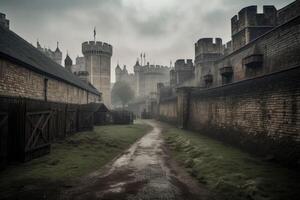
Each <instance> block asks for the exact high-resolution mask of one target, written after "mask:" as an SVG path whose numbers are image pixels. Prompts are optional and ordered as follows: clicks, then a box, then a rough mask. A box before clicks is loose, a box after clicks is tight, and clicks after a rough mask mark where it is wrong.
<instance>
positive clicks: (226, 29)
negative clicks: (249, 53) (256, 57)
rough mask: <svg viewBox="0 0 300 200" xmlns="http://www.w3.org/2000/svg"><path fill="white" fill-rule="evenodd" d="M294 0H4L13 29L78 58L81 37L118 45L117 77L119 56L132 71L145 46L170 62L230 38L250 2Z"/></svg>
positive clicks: (152, 57)
mask: <svg viewBox="0 0 300 200" xmlns="http://www.w3.org/2000/svg"><path fill="white" fill-rule="evenodd" d="M293 1H294V0H51V1H50V0H0V12H3V13H5V14H6V15H7V18H8V19H9V20H10V27H11V29H12V30H13V31H14V32H16V33H17V34H19V35H20V36H22V37H23V38H24V39H26V40H27V41H29V42H30V43H32V44H34V45H36V41H37V39H39V41H40V43H41V44H42V46H46V47H50V48H51V49H55V47H56V41H59V44H60V45H59V47H60V49H61V50H62V51H63V59H64V58H65V55H66V51H67V50H68V52H69V55H70V56H71V58H72V59H74V58H75V57H76V56H77V55H79V56H80V55H81V43H82V42H84V41H87V40H93V29H94V26H96V30H97V40H100V41H104V42H107V43H110V44H112V45H113V51H114V52H113V57H112V76H113V77H112V81H114V68H115V66H116V64H117V62H118V61H119V63H120V64H121V65H123V64H126V65H127V68H128V69H129V71H132V66H133V65H134V64H135V62H136V59H137V57H138V56H139V54H140V52H145V53H146V59H147V60H148V61H150V63H154V64H162V65H169V63H170V60H172V61H173V62H174V61H175V60H176V59H179V58H193V57H194V43H195V42H196V41H197V40H198V39H199V38H202V37H221V38H223V43H225V42H227V41H228V40H230V19H231V17H232V16H233V15H235V14H237V13H238V11H239V10H240V9H242V8H243V7H245V6H249V5H258V6H259V7H258V9H259V11H260V12H261V11H262V5H275V6H276V8H277V9H279V8H282V7H283V6H285V5H287V4H289V3H291V2H293Z"/></svg>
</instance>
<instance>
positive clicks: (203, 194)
mask: <svg viewBox="0 0 300 200" xmlns="http://www.w3.org/2000/svg"><path fill="white" fill-rule="evenodd" d="M144 123H148V124H150V125H151V126H152V127H153V130H152V131H150V132H149V133H148V134H146V135H145V136H144V137H143V138H141V139H140V140H139V141H138V142H136V143H135V144H133V145H132V146H131V147H130V149H128V150H127V151H126V152H124V154H123V155H121V156H120V157H119V158H118V159H116V160H115V161H114V162H113V163H112V164H111V165H109V166H108V168H109V169H108V170H106V172H105V173H103V174H99V173H97V172H95V173H92V174H90V175H89V176H88V177H85V178H83V179H82V180H81V181H80V182H79V183H76V184H75V185H73V186H70V187H71V188H70V189H68V190H66V191H65V192H64V194H63V195H62V199H74V200H79V199H80V200H81V199H82V200H83V199H84V200H87V199H106V200H108V199H119V200H121V199H128V200H142V199H143V200H144V199H145V200H148V199H149V200H150V199H151V200H154V199H159V200H173V199H174V200H179V199H186V200H194V199H195V200H197V199H212V198H211V197H209V196H210V195H209V192H208V191H207V190H206V189H204V187H199V185H198V184H197V183H196V182H194V180H193V179H192V178H191V177H189V175H187V173H185V172H184V171H183V170H182V169H181V168H180V167H179V166H178V165H177V164H176V163H175V162H174V161H173V160H172V159H171V158H170V157H169V155H168V153H167V152H168V151H167V150H166V149H165V148H164V144H163V143H164V141H163V139H162V136H161V132H162V127H161V124H160V123H158V122H155V121H144Z"/></svg>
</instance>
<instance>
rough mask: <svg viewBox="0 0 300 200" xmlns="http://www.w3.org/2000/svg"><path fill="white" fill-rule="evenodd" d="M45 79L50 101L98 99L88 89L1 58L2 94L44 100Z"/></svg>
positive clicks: (79, 101)
mask: <svg viewBox="0 0 300 200" xmlns="http://www.w3.org/2000/svg"><path fill="white" fill-rule="evenodd" d="M45 79H48V81H47V86H48V87H47V100H48V101H52V102H64V103H76V104H85V103H88V102H97V101H98V97H97V95H94V94H92V93H89V94H87V91H85V90H83V89H81V88H78V87H75V86H73V85H69V84H67V83H64V82H62V81H58V80H55V79H52V78H49V77H45V76H42V75H40V74H38V73H35V72H33V71H30V70H28V69H27V68H24V67H20V66H18V65H16V64H13V63H11V62H9V61H6V60H3V59H0V95H3V96H18V97H19V96H21V97H26V98H32V99H41V100H44V99H45V92H44V84H45V83H44V80H45ZM87 100H88V101H87Z"/></svg>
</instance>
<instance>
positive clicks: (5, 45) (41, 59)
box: [0, 26, 100, 95]
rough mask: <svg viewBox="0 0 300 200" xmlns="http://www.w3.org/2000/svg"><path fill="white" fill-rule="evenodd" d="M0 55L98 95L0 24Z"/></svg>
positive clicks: (98, 93) (96, 91)
mask: <svg viewBox="0 0 300 200" xmlns="http://www.w3.org/2000/svg"><path fill="white" fill-rule="evenodd" d="M0 57H3V58H6V59H9V60H10V61H12V62H14V63H17V64H20V65H22V66H23V67H26V68H28V69H30V70H33V71H36V72H37V73H39V74H43V75H45V76H49V77H51V78H53V79H57V80H60V81H63V82H66V83H69V84H71V85H74V86H77V87H79V88H82V89H84V90H87V91H89V92H91V93H94V94H97V95H100V92H99V91H98V90H97V89H95V88H94V87H92V86H90V85H88V84H87V83H85V82H83V81H81V80H80V79H79V78H78V77H77V76H76V75H74V74H72V73H70V72H69V71H68V70H67V69H65V68H64V67H62V66H61V65H59V64H57V63H56V62H54V61H53V60H51V59H50V58H48V57H47V56H46V55H44V54H43V53H42V52H40V51H39V50H38V49H36V48H35V47H34V46H32V45H31V44H30V43H28V42H27V41H25V40H24V39H23V38H21V37H20V36H18V35H17V34H15V33H14V32H12V31H10V30H9V29H5V28H3V27H1V26H0Z"/></svg>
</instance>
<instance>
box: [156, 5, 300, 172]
mask: <svg viewBox="0 0 300 200" xmlns="http://www.w3.org/2000/svg"><path fill="white" fill-rule="evenodd" d="M231 26H232V27H231V29H232V40H231V41H229V42H228V43H227V44H226V45H224V44H223V43H222V40H221V39H220V38H216V39H215V41H214V40H213V39H212V38H201V39H200V40H199V41H197V42H196V44H195V78H194V79H193V78H192V79H191V80H188V81H185V82H184V83H182V84H179V85H176V84H172V88H170V87H168V86H163V85H161V84H160V85H159V86H158V88H159V105H158V118H160V119H161V120H165V121H169V122H172V123H174V124H176V125H178V126H179V127H181V128H188V129H190V130H194V131H199V132H201V133H203V134H207V135H209V136H213V137H215V138H218V139H220V140H225V141H227V142H230V143H232V144H233V145H236V146H239V147H241V148H243V149H245V150H248V151H251V152H253V153H255V154H259V155H261V156H266V155H272V156H273V157H274V160H277V161H281V162H282V163H285V164H289V165H290V164H291V165H294V166H298V167H299V163H300V162H299V161H300V149H299V145H300V143H299V138H300V135H299V133H300V126H299V124H300V123H299V121H300V120H299V113H300V109H299V108H300V106H299V102H300V101H299V99H300V98H299V97H300V81H299V77H300V53H299V52H300V39H299V38H300V1H299V0H297V1H295V2H293V3H291V4H290V5H287V6H286V7H284V8H282V9H279V10H277V9H276V8H275V7H273V6H264V8H263V13H257V7H256V6H250V7H246V8H244V9H242V10H241V11H240V12H239V13H238V16H234V17H233V18H232V20H231ZM173 73H174V72H173ZM171 77H173V78H171V79H170V82H171V83H174V82H175V78H174V77H175V75H173V76H171ZM193 80H194V81H193ZM187 82H188V83H190V84H189V85H188V84H185V83H187ZM173 85H174V86H173ZM173 91H176V92H175V93H174V92H173Z"/></svg>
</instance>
